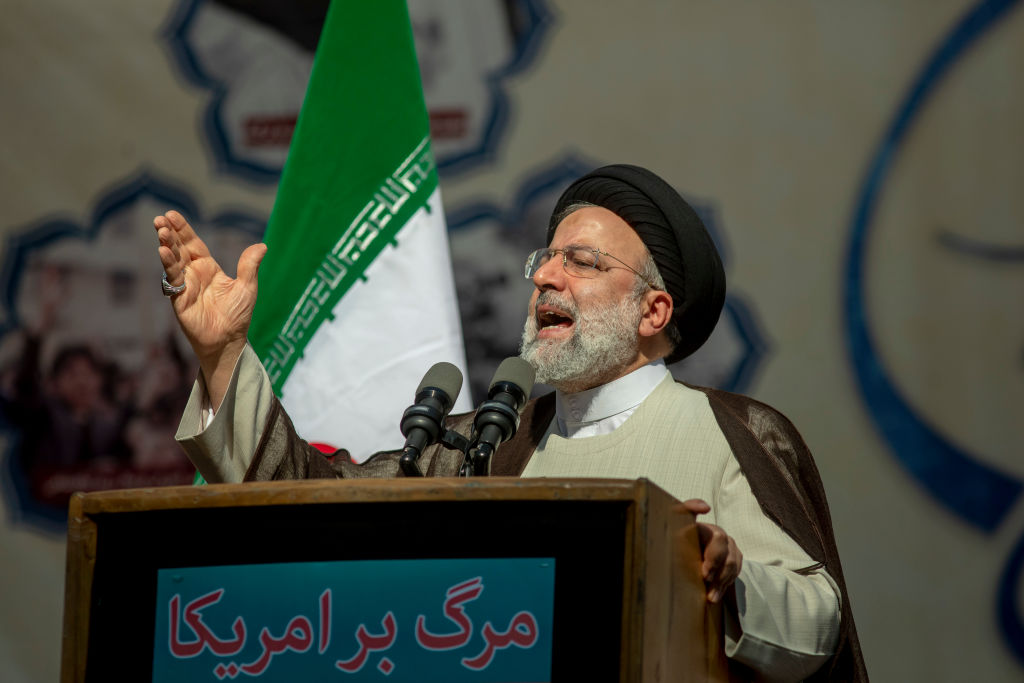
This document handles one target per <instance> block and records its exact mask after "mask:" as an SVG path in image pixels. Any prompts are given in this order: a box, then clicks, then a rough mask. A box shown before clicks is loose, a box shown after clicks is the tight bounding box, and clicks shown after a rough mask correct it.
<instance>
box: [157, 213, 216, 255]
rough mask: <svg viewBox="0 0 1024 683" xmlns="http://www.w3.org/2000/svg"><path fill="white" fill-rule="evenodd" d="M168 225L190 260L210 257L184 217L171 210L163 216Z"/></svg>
mask: <svg viewBox="0 0 1024 683" xmlns="http://www.w3.org/2000/svg"><path fill="white" fill-rule="evenodd" d="M164 218H166V219H167V223H168V225H169V226H170V227H171V229H172V230H174V232H175V233H176V236H177V238H178V239H179V240H180V241H181V243H182V245H183V246H184V247H186V248H187V249H188V252H189V256H190V258H202V257H205V256H209V255H210V250H209V249H207V248H206V243H204V242H203V241H202V240H201V239H199V235H197V234H196V232H195V230H193V229H192V226H191V225H190V224H189V222H188V221H187V220H185V217H184V216H182V215H181V214H180V213H178V212H177V211H174V210H173V209H172V210H170V211H168V212H167V213H165V214H164Z"/></svg>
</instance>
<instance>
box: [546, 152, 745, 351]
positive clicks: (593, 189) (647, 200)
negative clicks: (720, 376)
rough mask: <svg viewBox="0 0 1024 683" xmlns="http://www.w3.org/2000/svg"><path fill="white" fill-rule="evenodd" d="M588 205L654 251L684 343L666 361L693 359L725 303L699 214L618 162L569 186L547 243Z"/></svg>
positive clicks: (718, 263)
mask: <svg viewBox="0 0 1024 683" xmlns="http://www.w3.org/2000/svg"><path fill="white" fill-rule="evenodd" d="M580 202H584V203H588V204H595V205H597V206H600V207H603V208H605V209H608V210H609V211H611V212H612V213H614V214H616V215H617V216H619V217H620V218H621V219H622V220H624V221H626V223H628V224H629V225H630V226H631V227H632V228H633V229H634V230H636V234H637V235H639V236H640V239H641V240H643V243H644V244H645V245H646V246H647V250H648V251H649V252H650V253H651V257H652V258H653V259H654V263H655V265H657V266H658V272H659V273H661V277H662V279H663V280H664V281H665V289H666V290H667V291H668V293H669V295H671V297H672V303H673V312H672V324H674V325H675V326H676V329H677V330H679V335H680V337H682V341H681V342H680V343H679V344H677V345H676V348H675V349H674V350H673V351H672V353H671V354H670V355H669V356H668V358H666V359H665V360H666V361H667V362H669V363H674V362H676V361H678V360H682V359H683V358H685V357H687V356H689V355H690V354H691V353H693V352H694V351H696V350H697V349H698V348H700V345H701V344H703V343H704V342H705V341H707V338H708V337H710V336H711V331H712V330H714V329H715V324H716V323H717V322H718V316H719V315H720V314H721V312H722V305H723V304H724V303H725V271H724V270H723V269H722V260H721V258H719V256H718V250H717V249H715V244H714V242H713V241H712V240H711V235H709V234H708V231H707V229H706V228H705V227H704V223H702V222H701V220H700V218H699V217H698V216H697V213H696V212H695V211H694V210H693V209H692V208H691V207H690V205H689V204H687V203H686V201H685V200H684V199H683V198H682V197H680V196H679V193H678V192H676V191H675V189H673V188H672V186H671V185H669V184H668V183H666V182H665V181H664V180H662V179H661V178H659V177H658V176H656V175H655V174H654V173H652V172H650V171H648V170H647V169H646V168H640V167H639V166H630V165H628V164H614V165H612V166H604V167H602V168H599V169H597V170H596V171H591V172H590V173H588V174H587V175H585V176H583V177H582V178H580V179H579V180H577V181H575V182H574V183H573V184H572V185H570V186H569V187H568V188H566V190H565V192H563V193H562V196H561V197H559V199H558V203H557V204H556V205H555V210H554V212H553V213H552V214H551V223H550V224H549V226H548V244H551V240H552V238H553V237H554V236H555V228H557V227H558V226H557V225H556V221H557V220H558V217H559V216H560V215H561V213H562V212H563V211H564V210H565V208H566V207H568V206H570V205H572V204H575V203H580Z"/></svg>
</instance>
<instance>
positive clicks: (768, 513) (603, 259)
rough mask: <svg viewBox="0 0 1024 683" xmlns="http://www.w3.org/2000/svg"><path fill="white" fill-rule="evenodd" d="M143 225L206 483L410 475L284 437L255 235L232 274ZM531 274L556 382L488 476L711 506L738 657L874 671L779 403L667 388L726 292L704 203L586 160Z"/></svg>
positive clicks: (532, 406) (440, 472)
mask: <svg viewBox="0 0 1024 683" xmlns="http://www.w3.org/2000/svg"><path fill="white" fill-rule="evenodd" d="M154 225H155V227H156V229H157V234H158V238H159V241H160V248H159V253H160V259H161V262H162V264H163V266H164V270H165V273H166V279H167V284H166V285H165V291H167V292H168V293H169V294H170V295H173V305H174V310H175V313H176V315H177V316H178V319H179V322H180V323H181V325H182V328H183V330H184V331H185V334H186V336H188V338H189V340H190V342H191V343H192V346H193V349H194V350H195V351H196V354H197V356H198V357H199V361H200V367H201V376H200V378H199V380H198V381H197V383H196V387H195V390H194V391H193V395H192V398H191V400H190V402H189V406H188V407H187V408H186V412H185V415H184V416H183V418H182V423H181V426H180V428H179V432H178V439H179V442H180V443H181V444H182V446H183V447H184V449H185V450H186V452H187V453H188V455H189V457H190V458H191V460H192V462H193V463H194V464H195V465H196V467H197V469H198V470H199V471H200V473H201V474H202V475H203V476H204V477H205V478H206V479H207V481H211V482H223V481H243V480H259V479H301V478H310V477H395V476H401V469H400V466H399V457H400V455H401V452H400V451H393V452H384V453H379V454H377V455H375V456H373V457H372V458H370V459H369V460H368V461H367V462H365V463H363V464H361V465H355V464H352V463H351V462H350V461H349V459H348V458H347V453H345V452H344V451H340V452H339V454H340V457H335V458H333V459H331V460H328V459H327V458H325V457H324V456H323V455H322V454H321V453H320V452H319V451H317V450H316V449H314V448H312V447H311V446H309V444H307V443H306V442H305V441H303V440H302V439H300V438H299V437H298V435H297V434H296V433H295V430H294V428H293V426H292V424H291V421H290V420H289V418H288V416H287V415H286V414H285V413H284V411H283V409H282V408H281V405H280V403H278V401H277V399H276V398H275V397H274V395H273V392H272V390H271V385H270V381H269V379H268V378H267V376H266V373H265V372H264V371H263V368H262V365H261V364H260V361H259V359H258V358H257V357H256V355H255V353H254V352H253V351H252V350H251V349H250V348H249V347H248V346H247V344H246V332H247V330H248V325H249V320H250V318H251V314H252V308H253V305H254V303H255V299H256V270H257V267H258V265H259V262H260V260H261V259H262V257H263V254H264V253H265V250H266V247H265V246H264V245H253V246H252V247H250V248H249V249H247V250H246V251H245V252H244V253H243V254H242V256H241V258H240V259H239V265H238V278H237V279H236V280H232V279H230V278H228V277H227V276H226V275H224V273H223V271H222V270H221V269H220V267H219V266H218V265H217V264H216V262H214V261H213V259H212V258H211V257H210V256H209V252H208V251H207V250H206V247H205V245H203V243H202V241H201V240H200V239H199V238H198V237H197V236H196V235H195V233H194V231H193V230H192V228H191V227H190V226H189V225H188V223H187V222H186V221H185V220H184V219H183V218H182V217H181V216H180V214H177V213H176V212H169V213H167V214H165V215H164V216H158V217H157V218H156V219H155V220H154ZM186 266H187V268H186ZM526 276H527V277H528V278H530V279H532V281H533V283H534V286H535V289H534V292H533V295H532V297H531V299H530V306H529V312H528V315H527V320H526V325H525V329H524V332H523V343H522V354H521V355H522V357H523V358H524V359H525V360H527V361H528V362H530V363H531V364H532V365H533V366H534V367H535V368H536V370H537V379H538V380H539V381H541V382H545V383H547V384H550V385H551V386H553V387H554V388H555V392H554V394H548V395H546V396H544V397H541V398H540V399H536V400H533V401H531V402H530V403H528V404H527V406H526V409H525V410H524V411H523V415H522V421H521V424H520V427H519V430H518V431H517V433H516V435H515V436H514V437H513V438H512V439H511V440H509V441H508V442H507V443H506V444H504V445H503V446H502V447H501V448H500V449H499V450H498V451H497V453H496V454H495V456H494V460H493V464H492V473H493V474H495V475H504V476H523V477H612V478H638V477H646V478H648V479H650V480H652V481H653V482H654V483H656V484H657V485H659V486H660V487H661V488H663V489H665V490H666V491H668V492H669V493H671V494H672V495H674V496H675V497H677V498H678V499H680V500H683V501H686V502H685V503H684V504H683V505H684V507H685V509H687V510H689V511H690V512H693V513H694V514H699V515H704V516H705V517H704V520H703V521H702V522H701V523H700V524H698V529H699V532H700V535H701V537H702V539H701V540H702V546H703V548H702V550H703V566H702V572H703V574H704V579H705V583H706V585H707V590H708V600H710V601H712V602H719V601H724V603H725V615H726V616H725V622H726V628H725V630H726V632H725V645H726V654H727V655H728V656H729V657H730V658H731V659H732V660H733V661H734V662H736V663H737V670H739V669H740V668H741V667H749V669H744V671H745V672H746V673H748V674H752V675H753V676H755V677H757V678H758V679H765V680H803V679H808V678H809V679H812V680H843V681H853V680H864V681H866V680H867V675H866V673H865V670H864V665H863V661H862V659H861V655H860V648H859V645H858V642H857V637H856V630H855V628H854V625H853V616H852V612H851V611H850V605H849V600H848V596H847V594H846V588H845V583H844V580H843V575H842V568H841V566H840V563H839V556H838V552H837V550H836V547H835V541H834V538H833V534H832V529H831V521H830V519H829V513H828V506H827V503H826V501H825V495H824V491H823V489H822V486H821V482H820V480H819V478H818V474H817V470H816V469H815V467H814V463H813V460H812V459H811V456H810V453H809V452H808V450H807V448H806V446H805V445H804V443H803V440H802V439H801V438H800V435H799V434H798V433H797V431H796V429H795V428H794V427H793V426H792V425H791V424H790V423H789V421H788V420H786V418H785V417H783V416H782V415H781V414H779V413H778V412H777V411H775V410H773V409H772V408H770V407H768V406H766V405H764V404H761V403H758V402H756V401H754V400H752V399H749V398H746V397H742V396H738V395H734V394H727V393H725V392H719V391H715V390H712V389H702V388H698V387H689V386H686V385H683V384H680V383H677V382H675V381H674V380H673V379H672V376H671V374H670V373H669V371H668V369H667V367H666V363H667V362H668V363H671V362H674V361H676V360H679V359H681V358H684V357H686V356H687V355H689V354H690V353H692V352H693V351H695V350H696V349H697V348H698V347H700V345H701V344H703V343H704V341H706V340H707V338H708V336H710V334H711V331H712V329H713V328H714V326H715V323H716V322H717V320H718V317H719V314H720V312H721V309H722V305H723V302H724V298H725V277H724V273H723V270H722V265H721V261H720V259H719V256H718V253H717V251H716V250H715V247H714V244H713V243H712V241H711V238H710V236H709V235H708V233H707V231H706V230H705V228H704V226H703V224H702V223H701V222H700V219H699V218H698V217H697V215H696V213H694V211H693V210H692V209H691V208H690V206H689V205H688V204H687V203H686V202H685V201H684V200H683V199H682V197H680V196H679V194H678V193H677V192H676V191H675V190H674V189H673V188H672V187H671V186H670V185H668V184H667V183H666V182H664V181H663V180H662V179H661V178H659V177H658V176H656V175H655V174H654V173H652V172H650V171H648V170H646V169H643V168H639V167H636V166H628V165H615V166H606V167H604V168H600V169H597V170H596V171H593V172H592V173H589V174H587V175H585V176H583V177H582V178H580V179H579V180H577V181H575V182H574V183H573V184H572V185H570V186H569V188H568V189H567V190H566V191H565V192H564V193H563V195H562V197H561V198H560V199H559V201H558V204H557V206H556V209H555V212H554V214H553V216H552V220H551V223H550V226H549V231H548V246H547V247H545V248H542V249H538V250H536V251H534V252H533V253H532V254H530V256H529V257H528V259H527V263H526ZM176 283H177V284H176ZM214 408H215V410H214ZM211 413H212V417H211ZM472 422H473V415H472V414H468V415H462V416H453V417H451V418H449V424H448V427H449V428H452V429H455V430H457V431H460V432H462V433H467V431H468V428H469V427H470V426H471V425H472ZM462 459H463V456H462V454H461V453H458V452H455V451H450V450H445V449H443V448H442V447H440V446H433V447H429V448H427V449H425V450H424V452H423V454H422V456H421V458H420V464H421V467H423V468H424V469H425V471H426V474H427V476H457V474H458V472H459V467H460V466H461V464H462ZM706 501H707V502H706ZM709 502H710V505H709Z"/></svg>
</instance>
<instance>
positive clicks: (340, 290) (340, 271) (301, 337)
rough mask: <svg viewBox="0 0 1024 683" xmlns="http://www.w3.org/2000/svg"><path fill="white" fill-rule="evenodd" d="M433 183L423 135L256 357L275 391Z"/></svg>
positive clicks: (423, 203)
mask: <svg viewBox="0 0 1024 683" xmlns="http://www.w3.org/2000/svg"><path fill="white" fill-rule="evenodd" d="M436 187H437V173H436V169H435V166H434V160H433V154H431V150H430V145H429V141H428V139H427V138H424V139H423V140H422V141H421V143H420V144H419V145H417V147H416V149H415V150H414V151H413V153H412V154H410V155H409V156H408V157H407V158H406V160H405V161H404V162H403V163H402V165H401V166H399V168H398V169H397V170H396V171H395V172H394V173H393V174H392V175H390V176H389V177H388V178H386V179H385V180H384V182H382V183H381V184H380V185H379V187H378V190H377V192H375V193H374V194H373V197H372V198H371V199H370V200H369V201H368V202H367V203H366V205H365V206H364V207H363V209H362V210H361V211H360V212H359V213H358V214H357V215H356V217H355V219H354V220H353V221H352V222H351V223H350V224H349V226H348V228H347V229H346V230H345V232H344V233H343V234H342V236H341V238H340V239H339V240H338V241H337V243H336V244H335V245H334V246H333V248H332V249H331V250H330V251H329V252H328V253H327V254H326V255H325V256H324V257H323V259H322V260H321V262H320V265H319V267H318V268H317V270H316V272H315V273H314V276H313V277H312V278H311V279H310V280H309V281H308V283H307V285H306V287H305V290H304V291H303V293H302V295H301V296H300V297H299V299H298V301H297V302H296V303H295V305H294V306H293V307H292V309H291V311H290V312H289V314H288V316H287V318H286V319H285V321H284V324H283V325H282V326H281V327H280V330H279V331H278V333H277V336H276V338H275V339H274V340H273V342H272V343H271V345H270V348H269V349H268V350H267V351H266V352H265V353H264V354H262V355H261V358H262V360H263V364H264V365H265V366H266V369H267V373H268V374H269V375H270V378H271V381H272V382H273V386H274V390H275V391H277V392H280V390H281V386H282V385H283V384H284V381H285V380H286V379H287V377H288V374H289V373H290V372H291V369H292V368H293V367H294V366H295V363H296V361H298V359H299V358H300V357H301V355H302V349H304V348H305V345H306V342H308V340H309V338H310V337H311V336H312V335H313V333H314V332H315V331H316V329H317V328H319V327H320V325H321V324H322V323H323V322H324V321H326V320H327V319H328V318H329V317H330V312H331V310H332V309H333V308H334V306H335V304H337V302H338V301H339V300H340V299H341V297H342V296H343V295H344V294H345V292H347V291H348V289H349V288H350V287H351V286H352V285H353V284H354V283H355V282H356V280H358V279H359V278H362V277H363V276H364V273H365V272H366V269H367V267H369V265H370V264H371V263H372V262H373V260H374V259H375V258H376V257H377V255H378V254H380V252H381V251H383V249H384V248H385V247H386V246H388V245H389V244H395V236H396V235H397V234H398V231H399V230H401V228H402V227H403V226H404V225H405V224H406V223H407V222H408V221H409V219H410V218H411V217H412V214H413V213H415V212H416V211H417V210H418V209H420V208H421V207H424V206H426V203H427V199H429V197H430V195H431V193H433V191H434V189H436Z"/></svg>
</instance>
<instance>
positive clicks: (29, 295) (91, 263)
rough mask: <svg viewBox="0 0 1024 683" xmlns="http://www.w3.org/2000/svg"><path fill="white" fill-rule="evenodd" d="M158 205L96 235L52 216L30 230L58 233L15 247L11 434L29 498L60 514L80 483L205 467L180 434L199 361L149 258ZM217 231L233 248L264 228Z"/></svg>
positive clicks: (4, 407) (140, 479) (118, 482)
mask: <svg viewBox="0 0 1024 683" xmlns="http://www.w3.org/2000/svg"><path fill="white" fill-rule="evenodd" d="M157 204H160V201H159V200H156V201H155V202H154V200H150V199H145V200H141V201H139V200H135V201H133V202H132V203H130V204H129V205H127V206H124V207H122V208H121V209H119V210H118V211H116V212H113V213H112V214H111V215H109V216H107V217H106V218H104V219H103V220H102V221H101V222H100V224H99V225H98V226H97V228H96V230H95V232H93V233H92V235H91V237H88V238H86V239H83V238H82V233H81V231H79V230H77V229H71V228H68V227H67V226H64V227H65V229H66V230H67V234H66V235H63V236H61V235H59V234H58V235H57V236H56V237H54V236H52V233H53V232H56V230H55V229H54V226H55V224H54V223H47V224H44V225H42V226H40V227H39V228H38V229H37V230H36V231H32V230H30V231H28V233H27V234H30V235H31V234H47V235H50V237H49V238H47V239H43V240H40V241H39V245H38V247H35V248H32V247H25V248H22V249H21V250H16V252H17V253H16V254H15V255H14V256H13V260H14V261H15V262H17V263H19V265H18V267H16V268H13V269H12V271H13V272H14V273H16V274H15V276H14V277H12V278H11V279H10V281H9V282H8V288H9V291H7V292H6V296H7V298H8V300H12V301H13V303H14V315H13V316H12V323H13V324H12V325H11V326H10V327H9V328H8V329H7V330H6V331H5V332H4V333H3V334H2V336H0V436H2V437H3V439H2V442H0V443H2V447H3V448H4V449H5V454H6V461H7V463H8V467H7V471H8V473H9V476H10V478H11V481H12V483H13V484H14V486H15V488H16V489H17V490H18V492H19V495H20V496H21V497H22V499H23V502H26V503H28V502H29V501H31V504H30V505H29V507H35V508H36V509H37V510H40V511H41V512H42V513H43V514H44V515H46V514H47V513H48V512H50V513H52V515H49V516H52V517H53V518H54V519H63V518H64V516H65V515H66V510H67V504H68V499H69V497H70V495H71V494H72V493H73V492H75V491H96V490H105V489H116V488H135V487H140V486H168V485H176V484H188V483H191V481H192V478H193V476H194V469H193V468H192V466H191V465H190V464H189V462H188V460H187V459H186V458H185V457H184V454H183V453H182V451H181V449H180V447H179V446H178V445H177V443H176V442H175V440H174V433H175V430H176V429H177V424H178V419H179V418H180V417H181V413H182V410H183V409H184V407H185V403H186V401H187V400H188V396H189V392H190V390H191V387H192V382H193V380H194V379H195V377H196V372H197V368H196V365H195V360H194V358H192V357H191V354H187V353H184V350H186V349H187V348H188V347H187V343H186V342H185V340H184V337H183V336H182V335H181V332H180V331H179V329H178V326H177V324H176V323H175V321H174V319H173V316H172V315H171V312H170V311H168V310H166V308H165V307H164V306H162V305H161V304H164V303H166V302H165V301H163V297H162V296H161V295H160V291H159V288H157V287H155V286H154V283H155V282H156V281H157V280H158V279H159V272H157V274H156V275H154V274H153V269H152V267H151V264H150V263H148V262H147V261H146V260H145V259H143V258H140V257H139V255H140V254H143V253H145V250H146V249H147V248H148V247H149V244H148V241H147V240H146V238H148V237H149V235H148V233H147V231H145V230H139V229H138V226H139V225H143V226H145V224H146V222H145V220H144V219H142V218H140V216H143V215H145V214H146V213H148V212H149V211H150V210H151V207H152V206H155V205H157ZM161 205H162V204H161ZM140 221H141V222H140ZM215 233H216V234H217V237H216V238H215V241H216V242H217V243H218V244H217V246H216V247H215V248H216V249H218V250H224V253H229V252H231V251H235V252H237V251H239V250H240V248H241V247H240V246H235V243H236V242H237V243H238V244H241V243H242V242H244V241H245V240H250V239H252V235H249V234H245V233H243V232H242V231H241V230H230V229H228V230H225V229H219V230H215ZM23 242H24V243H32V239H31V238H24V239H23ZM146 285H149V286H146Z"/></svg>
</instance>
